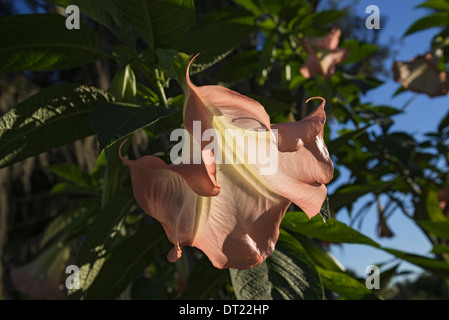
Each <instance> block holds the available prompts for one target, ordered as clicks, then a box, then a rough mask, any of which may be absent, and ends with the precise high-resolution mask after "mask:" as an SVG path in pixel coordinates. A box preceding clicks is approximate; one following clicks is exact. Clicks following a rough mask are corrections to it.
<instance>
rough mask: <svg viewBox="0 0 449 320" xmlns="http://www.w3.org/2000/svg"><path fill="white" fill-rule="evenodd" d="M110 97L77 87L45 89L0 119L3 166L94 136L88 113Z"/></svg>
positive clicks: (0, 147)
mask: <svg viewBox="0 0 449 320" xmlns="http://www.w3.org/2000/svg"><path fill="white" fill-rule="evenodd" d="M110 100H111V97H110V96H109V95H108V94H107V93H106V92H104V91H102V90H100V89H97V88H94V87H89V86H85V85H78V84H61V85H55V86H52V87H49V88H46V89H44V90H42V91H40V92H39V93H37V94H35V95H34V96H32V97H30V98H29V99H27V100H25V101H24V102H22V103H20V104H19V105H17V106H16V107H15V108H12V109H11V110H10V111H9V112H7V113H6V114H4V115H3V116H2V117H1V118H0V167H5V166H9V165H11V164H13V163H15V162H18V161H21V160H24V159H26V158H28V157H32V156H36V155H38V154H40V153H42V152H45V151H49V150H51V149H54V148H57V147H60V146H63V145H65V144H68V143H70V142H73V141H76V140H78V139H82V138H85V137H87V136H90V135H92V134H94V131H93V130H92V128H91V126H90V124H89V114H90V112H91V111H92V110H93V108H94V107H96V106H97V105H99V104H102V103H107V102H109V101H110Z"/></svg>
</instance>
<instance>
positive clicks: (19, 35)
mask: <svg viewBox="0 0 449 320" xmlns="http://www.w3.org/2000/svg"><path fill="white" fill-rule="evenodd" d="M65 23H66V19H65V18H64V17H63V16H61V15H58V14H53V13H46V14H29V15H15V16H10V17H5V18H1V19H0V39H2V41H0V61H1V62H2V63H1V64H0V72H10V71H23V70H28V71H51V70H64V69H71V68H75V67H78V66H81V65H85V64H88V63H90V62H92V61H95V60H97V59H101V58H105V57H107V55H106V54H105V53H104V52H102V51H101V43H100V38H99V37H98V35H97V34H96V33H95V32H94V31H93V30H92V29H90V28H89V26H87V25H85V24H82V25H81V28H80V29H79V30H68V29H67V28H66V26H65Z"/></svg>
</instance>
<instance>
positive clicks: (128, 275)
mask: <svg viewBox="0 0 449 320" xmlns="http://www.w3.org/2000/svg"><path fill="white" fill-rule="evenodd" d="M167 245H168V241H167V238H166V235H165V232H164V230H163V229H162V227H161V225H160V224H159V223H154V224H151V225H149V226H147V227H144V228H142V229H140V230H138V231H137V232H136V233H135V234H134V235H132V236H131V237H129V238H128V239H126V240H124V241H123V242H122V243H120V244H119V245H118V246H117V247H116V248H114V250H112V252H111V257H110V258H109V259H108V260H106V262H105V263H104V265H103V268H102V269H101V271H100V273H99V274H98V276H97V277H96V279H95V281H94V282H93V283H92V285H91V287H90V288H89V290H88V292H87V295H86V300H112V299H115V298H117V296H118V295H120V293H122V292H123V291H124V290H125V289H126V287H127V286H128V285H129V284H130V283H131V282H132V281H134V280H135V279H137V278H138V276H139V275H141V274H142V272H143V271H144V270H145V268H146V267H147V266H148V265H149V264H150V263H151V262H152V261H153V259H154V258H155V257H157V256H158V255H159V254H160V252H161V251H162V252H163V250H165V249H166V248H165V247H166V246H167Z"/></svg>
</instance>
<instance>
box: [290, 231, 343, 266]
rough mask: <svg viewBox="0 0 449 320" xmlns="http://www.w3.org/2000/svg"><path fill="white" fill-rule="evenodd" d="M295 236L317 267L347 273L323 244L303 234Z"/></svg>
mask: <svg viewBox="0 0 449 320" xmlns="http://www.w3.org/2000/svg"><path fill="white" fill-rule="evenodd" d="M293 236H294V237H295V238H296V239H297V240H298V241H299V242H300V243H301V245H302V246H303V247H304V249H305V250H306V252H307V254H308V255H309V257H310V258H311V259H312V260H313V262H314V263H315V264H316V265H317V266H319V267H322V268H324V269H326V270H329V271H336V272H344V271H345V267H343V265H342V264H341V263H340V262H339V261H338V260H337V259H336V258H335V257H334V256H333V255H332V253H330V252H329V250H327V249H326V248H324V246H323V245H322V244H320V243H319V242H317V241H316V240H314V239H312V238H309V237H307V236H304V235H301V234H293Z"/></svg>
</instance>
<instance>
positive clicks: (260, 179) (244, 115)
mask: <svg viewBox="0 0 449 320" xmlns="http://www.w3.org/2000/svg"><path fill="white" fill-rule="evenodd" d="M190 63H192V62H190ZM189 67H190V65H189ZM188 70H189V68H187V74H186V77H187V85H188V89H189V95H188V100H187V101H186V106H185V111H184V115H185V116H184V125H185V128H186V129H187V130H188V132H189V133H190V134H192V135H193V132H194V121H201V131H202V132H205V131H206V130H208V129H214V130H216V131H217V132H221V133H223V131H224V130H226V129H227V128H234V129H235V128H239V129H242V130H243V131H250V130H252V129H261V128H263V130H265V132H266V133H267V134H266V135H265V136H271V134H272V132H273V131H275V129H276V130H277V132H278V141H277V145H278V148H276V149H275V151H276V154H275V156H276V157H277V160H278V166H277V172H276V174H274V175H262V174H261V173H260V170H259V169H260V163H255V164H248V163H243V164H235V163H230V164H226V163H225V164H220V163H218V162H217V163H216V162H210V161H205V160H210V159H211V157H212V156H213V154H212V151H211V150H210V149H208V148H207V146H206V143H205V142H200V141H199V142H200V144H201V154H202V160H203V161H201V163H199V164H185V163H181V164H171V165H167V164H166V163H165V162H163V161H162V160H161V159H159V158H157V157H153V156H143V157H141V158H139V159H137V160H126V159H124V158H123V157H122V155H120V156H121V157H122V160H123V161H124V162H126V163H127V164H128V166H129V168H130V172H131V180H132V185H133V191H134V195H135V198H136V201H137V203H138V204H139V205H140V207H141V208H142V209H143V210H144V211H145V212H147V213H148V214H150V215H151V216H152V217H154V218H155V219H157V220H158V221H159V222H160V223H161V224H162V226H163V227H164V229H165V231H166V233H167V236H168V238H169V240H170V241H171V242H172V243H173V244H174V248H173V249H172V250H171V251H170V252H169V253H168V255H167V257H168V259H169V261H172V262H174V261H176V260H177V259H179V258H180V257H181V253H182V251H181V247H182V246H187V245H189V246H195V247H197V248H199V249H201V250H202V251H203V252H204V253H205V254H206V255H207V256H208V257H209V259H210V260H211V262H212V263H213V265H214V266H215V267H217V268H237V269H247V268H251V267H253V266H256V265H258V264H260V263H262V262H263V261H264V259H266V258H267V257H269V256H270V255H271V253H272V252H273V251H274V248H275V244H276V242H277V239H278V236H279V225H280V222H281V220H282V218H283V216H284V213H285V211H286V210H287V208H288V207H289V205H290V204H291V202H294V203H295V204H297V205H298V206H299V207H301V208H302V210H304V212H305V213H306V214H307V215H308V216H309V217H313V216H314V215H316V214H318V213H319V211H320V208H321V206H322V204H323V202H324V200H325V197H326V192H327V190H326V187H325V184H326V183H328V182H329V181H330V180H331V179H332V176H333V165H332V161H331V159H330V157H329V153H328V151H327V148H326V146H325V144H324V141H323V126H324V122H325V119H326V115H325V111H324V105H325V101H324V99H322V98H321V99H322V103H321V105H320V106H319V107H318V108H317V109H316V110H315V111H314V112H313V113H312V114H311V115H309V116H308V117H307V118H306V119H304V120H302V121H298V122H293V123H285V124H277V125H273V126H271V124H270V119H269V116H268V114H267V113H266V112H265V110H264V108H263V107H262V105H260V104H259V103H258V102H256V101H254V100H252V99H250V98H248V97H246V96H243V95H241V94H239V93H237V92H235V91H232V90H229V89H227V88H224V87H221V86H201V87H196V86H195V85H193V84H192V83H191V81H190V79H189V73H188ZM222 136H225V134H224V133H223V134H222ZM262 136H263V132H262ZM272 141H273V140H272V139H268V138H267V139H265V140H264V139H262V147H263V148H266V149H270V150H272V145H270V144H272V143H273V142H272ZM226 143H227V142H226ZM275 146H276V145H275ZM214 151H215V153H216V150H214ZM272 156H273V155H272ZM218 183H219V184H220V185H219V184H218Z"/></svg>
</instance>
